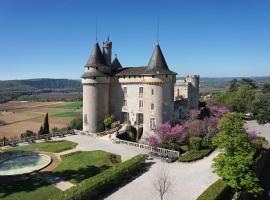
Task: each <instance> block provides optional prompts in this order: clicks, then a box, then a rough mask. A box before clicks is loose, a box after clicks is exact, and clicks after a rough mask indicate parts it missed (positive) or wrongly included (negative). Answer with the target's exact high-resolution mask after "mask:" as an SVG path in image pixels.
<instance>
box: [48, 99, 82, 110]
mask: <svg viewBox="0 0 270 200" xmlns="http://www.w3.org/2000/svg"><path fill="white" fill-rule="evenodd" d="M81 107H82V102H81V101H77V102H72V103H67V104H64V105H58V106H50V107H49V108H62V109H73V110H76V109H80V108H81Z"/></svg>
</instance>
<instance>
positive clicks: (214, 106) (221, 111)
mask: <svg viewBox="0 0 270 200" xmlns="http://www.w3.org/2000/svg"><path fill="white" fill-rule="evenodd" d="M207 107H208V108H209V110H210V112H211V115H212V116H214V117H219V118H221V117H222V116H224V115H225V114H227V113H228V112H230V109H229V108H228V107H227V106H225V105H220V104H218V103H216V102H215V101H209V102H207Z"/></svg>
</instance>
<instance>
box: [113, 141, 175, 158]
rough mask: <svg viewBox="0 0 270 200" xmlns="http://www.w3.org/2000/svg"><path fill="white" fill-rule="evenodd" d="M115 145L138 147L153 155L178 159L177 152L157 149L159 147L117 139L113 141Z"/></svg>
mask: <svg viewBox="0 0 270 200" xmlns="http://www.w3.org/2000/svg"><path fill="white" fill-rule="evenodd" d="M114 140H115V142H116V143H118V144H126V145H129V146H134V147H139V148H141V149H146V150H149V151H151V152H154V153H158V154H160V155H162V156H169V157H177V158H178V157H179V155H180V153H179V152H178V151H174V150H170V149H164V148H159V147H151V146H150V145H147V144H141V143H137V142H130V141H126V140H120V139H118V138H115V139H114Z"/></svg>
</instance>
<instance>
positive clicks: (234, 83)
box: [229, 78, 239, 92]
mask: <svg viewBox="0 0 270 200" xmlns="http://www.w3.org/2000/svg"><path fill="white" fill-rule="evenodd" d="M238 86H239V83H238V80H237V79H236V78H234V79H233V80H231V81H230V86H229V91H230V92H234V91H236V90H237V88H238Z"/></svg>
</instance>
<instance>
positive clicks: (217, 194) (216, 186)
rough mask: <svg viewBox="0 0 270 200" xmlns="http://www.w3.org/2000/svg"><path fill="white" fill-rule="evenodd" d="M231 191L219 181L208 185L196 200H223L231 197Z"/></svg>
mask: <svg viewBox="0 0 270 200" xmlns="http://www.w3.org/2000/svg"><path fill="white" fill-rule="evenodd" d="M231 192H232V189H231V188H230V187H229V186H228V185H226V184H225V182H224V181H223V180H221V179H219V180H217V181H216V182H215V183H213V184H212V185H210V186H209V187H208V188H207V189H206V190H205V191H204V192H203V193H202V194H201V195H200V196H199V197H198V198H197V200H225V199H227V198H228V197H229V196H230V195H231Z"/></svg>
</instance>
